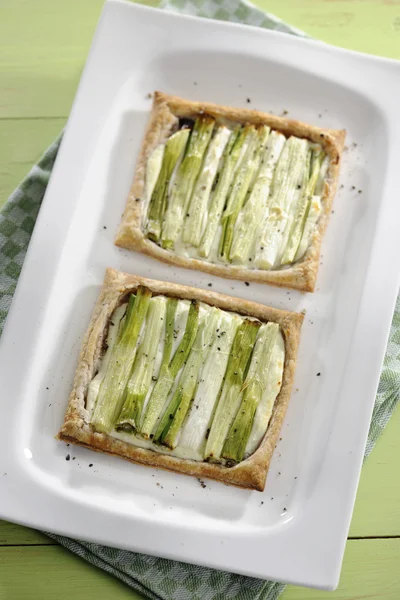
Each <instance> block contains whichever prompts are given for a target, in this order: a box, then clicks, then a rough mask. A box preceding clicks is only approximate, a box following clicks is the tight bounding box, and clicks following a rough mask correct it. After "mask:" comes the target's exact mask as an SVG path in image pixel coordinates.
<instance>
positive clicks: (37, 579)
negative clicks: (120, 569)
mask: <svg viewBox="0 0 400 600" xmlns="http://www.w3.org/2000/svg"><path fill="white" fill-rule="evenodd" d="M0 581H1V585H0V600H11V599H12V600H44V599H46V598H48V599H51V600H53V599H54V598H57V600H71V598H73V599H74V600H88V598H96V600H110V598H112V599H113V600H143V596H142V595H140V594H137V593H136V592H134V591H133V590H131V589H130V588H129V587H128V586H126V585H125V584H123V583H122V582H121V581H119V580H118V579H116V578H115V577H110V575H108V574H107V573H106V572H104V571H102V570H100V569H97V568H95V567H93V566H91V565H90V564H89V563H87V562H86V561H84V560H82V559H81V558H78V557H77V556H75V555H74V554H72V553H71V552H69V551H68V550H65V549H64V548H62V547H61V546H21V547H15V548H4V547H3V548H0Z"/></svg>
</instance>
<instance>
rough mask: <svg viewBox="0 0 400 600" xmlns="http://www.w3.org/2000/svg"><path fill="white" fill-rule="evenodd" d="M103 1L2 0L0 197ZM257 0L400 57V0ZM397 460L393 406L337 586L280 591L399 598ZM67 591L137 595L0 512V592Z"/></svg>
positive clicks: (26, 156) (49, 113)
mask: <svg viewBox="0 0 400 600" xmlns="http://www.w3.org/2000/svg"><path fill="white" fill-rule="evenodd" d="M102 3H103V2H102V0H68V1H62V0H36V1H35V2H33V1H32V0H0V204H2V203H3V202H4V201H5V200H6V199H7V197H8V195H9V194H10V192H11V191H12V190H13V188H14V187H15V186H16V185H17V184H18V182H19V181H20V179H21V178H22V177H23V176H24V175H25V173H26V172H27V171H28V169H29V168H30V166H31V165H32V164H33V163H34V162H35V161H36V160H37V159H38V158H39V156H40V154H41V152H42V151H43V150H44V149H45V148H46V147H47V146H48V145H49V143H50V142H51V141H52V140H53V139H54V138H55V137H56V136H57V135H58V133H59V132H60V130H61V129H62V127H63V125H64V123H65V121H66V119H67V116H68V113H69V110H70V107H71V102H72V99H73V97H74V94H75V89H76V85H77V83H78V80H79V76H80V72H81V69H82V66H83V64H84V60H85V57H86V54H87V51H88V47H89V44H90V40H91V37H92V34H93V31H94V28H95V26H96V21H97V17H98V15H99V13H100V10H101V6H102ZM148 3H151V2H148ZM257 4H259V5H260V6H261V7H263V8H265V9H268V10H269V11H271V12H274V13H275V14H277V15H278V16H280V17H281V18H282V19H284V20H287V21H288V22H290V23H292V24H293V25H295V26H297V27H299V28H301V29H303V30H305V31H307V32H308V33H309V34H310V35H312V36H314V37H315V38H319V39H322V40H325V41H326V42H330V43H332V44H336V45H339V46H343V47H346V48H352V49H354V50H360V51H363V52H370V53H373V54H378V55H381V56H389V57H393V58H397V59H400V1H398V0H258V2H257ZM399 462H400V410H397V412H396V414H395V415H394V416H393V418H392V420H391V422H390V424H389V426H388V427H387V429H386V431H385V433H384V435H383V436H382V438H381V439H380V440H379V442H378V444H377V446H376V448H375V450H374V452H373V454H372V455H371V457H370V458H369V459H368V461H367V463H366V465H365V467H364V469H363V472H362V476H361V482H360V487H359V491H358V496H357V502H356V507H355V511H354V516H353V520H352V524H351V529H350V537H349V541H348V543H347V548H346V554H345V558H344V564H343V571H342V578H341V583H340V586H339V589H338V590H337V591H336V592H334V593H333V594H328V593H325V592H318V591H314V590H308V589H301V588H295V587H288V588H287V590H286V592H285V593H284V595H283V597H282V598H283V600H317V599H318V600H323V599H328V598H329V599H330V598H331V599H332V600H334V599H335V600H339V599H341V600H356V599H360V598H368V599H369V600H389V599H391V600H399V598H400V576H399V574H398V573H399V568H398V565H399V563H400V483H399V477H398V465H399ZM71 597H72V598H74V600H84V599H85V600H86V599H88V598H96V600H103V599H104V600H106V599H107V600H109V599H110V598H113V600H123V599H125V598H126V599H128V598H129V599H131V600H133V599H137V600H139V599H140V598H142V597H141V596H139V595H138V594H136V593H135V592H133V591H131V590H130V589H129V588H128V587H126V586H125V585H123V584H122V583H120V582H118V581H117V580H115V579H113V578H112V577H110V576H109V575H106V574H105V573H103V572H102V571H100V570H98V569H96V568H94V567H92V566H90V565H88V564H87V563H86V562H84V561H83V560H81V559H79V558H77V557H76V556H74V555H72V554H70V553H69V552H68V551H66V550H64V549H63V548H61V547H60V546H58V545H56V544H55V543H54V542H52V541H50V540H49V539H48V538H47V537H45V536H44V535H42V534H40V533H37V532H35V531H33V530H31V529H27V528H24V527H19V526H16V525H12V524H10V523H6V522H1V521H0V600H10V599H12V600H36V599H37V600H43V599H45V598H49V599H53V598H54V599H57V600H62V599H63V598H65V599H67V598H68V599H70V598H71ZM188 600H189V599H188Z"/></svg>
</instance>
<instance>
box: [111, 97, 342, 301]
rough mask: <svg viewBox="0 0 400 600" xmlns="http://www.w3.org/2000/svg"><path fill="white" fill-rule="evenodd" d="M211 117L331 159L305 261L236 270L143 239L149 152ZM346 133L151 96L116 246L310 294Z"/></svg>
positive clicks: (253, 111) (225, 107)
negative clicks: (308, 146)
mask: <svg viewBox="0 0 400 600" xmlns="http://www.w3.org/2000/svg"><path fill="white" fill-rule="evenodd" d="M204 113H206V114H209V115H210V116H212V117H213V118H214V119H216V121H217V122H220V123H221V122H224V123H241V124H244V123H251V124H254V125H261V124H265V125H269V126H270V127H271V128H273V129H275V130H277V131H280V132H281V133H283V134H284V135H286V136H289V135H295V136H297V137H300V138H307V139H309V140H311V141H313V142H317V143H319V144H321V146H322V147H323V149H324V151H325V152H326V154H327V155H328V156H329V157H330V165H329V169H328V176H327V180H326V183H325V189H324V193H323V195H322V199H321V200H322V212H321V215H320V217H319V219H318V222H317V225H316V227H315V230H314V233H313V236H312V239H311V242H310V245H309V248H308V250H307V252H306V253H305V255H304V257H303V258H302V259H301V260H300V261H298V262H296V263H294V264H293V265H292V266H290V267H283V268H280V269H275V270H271V271H265V270H262V269H246V268H243V267H240V266H233V265H221V264H213V263H210V262H206V261H205V260H200V259H196V258H187V257H184V256H177V255H176V254H174V252H173V251H172V250H165V249H164V248H161V247H160V246H158V245H157V244H155V243H154V242H152V241H151V240H149V239H147V238H146V237H145V236H144V233H143V231H142V220H143V215H142V208H143V206H144V203H143V201H142V197H143V193H144V185H145V170H146V163H147V160H148V158H149V156H150V155H151V153H152V152H153V150H154V149H155V148H156V147H157V146H158V145H159V144H161V143H163V142H165V140H166V139H167V138H168V136H169V135H170V134H171V131H172V130H173V129H174V128H175V127H176V126H177V123H178V120H179V118H191V119H193V118H195V117H196V116H198V115H199V114H204ZM345 137H346V131H345V130H344V129H341V130H335V129H322V128H320V127H314V126H312V125H307V124H306V123H302V122H301V121H295V120H293V119H287V118H285V117H277V116H275V115H270V114H268V113H263V112H260V111H257V110H249V109H246V108H241V109H238V108H230V107H228V106H220V105H218V104H211V103H208V102H192V101H189V100H183V99H182V98H178V97H176V96H169V95H167V94H164V93H163V92H155V93H154V101H153V109H152V111H151V115H150V120H149V122H148V125H147V129H146V133H145V136H144V140H143V144H142V148H141V151H140V155H139V159H138V161H137V165H136V171H135V176H134V180H133V183H132V186H131V189H130V191H129V195H128V200H127V203H126V207H125V211H124V214H123V217H122V221H121V223H120V226H119V229H118V232H117V236H116V239H115V243H116V245H117V246H120V247H122V248H128V249H129V250H137V251H138V252H142V253H143V254H147V255H148V256H152V257H154V258H157V259H159V260H161V261H163V262H166V263H169V264H174V265H178V266H180V267H186V268H188V269H197V270H200V271H205V272H206V273H210V274H212V275H219V276H220V277H226V278H228V279H239V280H242V281H255V282H258V283H269V284H272V285H276V286H281V287H289V288H293V289H298V290H301V291H304V292H313V291H314V289H315V282H316V278H317V272H318V266H319V257H320V251H321V242H322V237H323V235H324V233H325V230H326V227H327V224H328V220H329V216H330V214H331V208H332V202H333V198H334V196H335V192H336V187H337V182H338V178H339V168H340V162H341V155H342V151H343V147H344V140H345Z"/></svg>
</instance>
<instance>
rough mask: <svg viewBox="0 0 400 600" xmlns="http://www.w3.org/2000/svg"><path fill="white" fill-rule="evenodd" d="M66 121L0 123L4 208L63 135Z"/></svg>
mask: <svg viewBox="0 0 400 600" xmlns="http://www.w3.org/2000/svg"><path fill="white" fill-rule="evenodd" d="M65 121H66V119H64V118H61V119H21V120H19V119H17V120H0V207H1V206H2V205H3V204H4V202H5V201H6V200H7V198H8V197H9V195H10V194H11V192H12V191H13V190H14V189H15V188H16V187H17V185H18V184H19V183H20V181H21V180H22V179H23V178H24V177H25V175H26V174H27V173H28V171H29V170H30V168H31V167H32V165H34V164H35V162H37V160H38V159H39V158H40V156H41V155H42V153H43V152H44V150H45V149H46V148H47V147H48V146H49V145H50V144H51V142H52V141H53V140H54V139H55V138H56V137H57V136H58V135H59V133H60V132H61V131H62V129H63V127H64V124H65Z"/></svg>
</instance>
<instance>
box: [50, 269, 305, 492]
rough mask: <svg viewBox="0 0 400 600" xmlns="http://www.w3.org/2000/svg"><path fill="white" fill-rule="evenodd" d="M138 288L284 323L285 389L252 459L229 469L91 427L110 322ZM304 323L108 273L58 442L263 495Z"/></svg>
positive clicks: (204, 293) (294, 316)
mask: <svg viewBox="0 0 400 600" xmlns="http://www.w3.org/2000/svg"><path fill="white" fill-rule="evenodd" d="M138 286H146V287H147V288H149V289H150V290H151V291H152V292H153V294H163V295H166V296H173V297H176V298H179V299H188V300H192V299H193V300H199V301H201V302H205V303H207V304H209V305H211V306H216V307H218V308H220V309H223V310H226V311H234V312H237V313H240V314H242V315H246V316H251V317H256V318H258V319H260V320H261V321H274V322H276V323H279V325H280V327H281V331H282V334H283V337H284V341H285V364H284V371H283V379H282V387H281V391H280V393H279V395H278V396H277V399H276V401H275V405H274V408H273V412H272V416H271V420H270V423H269V426H268V429H267V432H266V434H265V436H264V438H263V440H262V442H261V444H260V446H259V447H258V449H257V450H256V451H255V452H254V453H253V454H252V455H251V456H250V457H249V458H247V459H246V460H244V461H242V462H241V463H239V464H238V465H236V466H233V467H227V466H223V465H218V464H212V463H207V462H196V461H193V460H186V459H181V458H176V457H174V456H170V455H166V454H160V453H157V452H155V451H153V450H147V449H143V448H139V447H136V446H134V445H132V444H129V443H126V442H123V441H120V440H117V439H115V438H113V437H112V436H110V435H107V434H104V433H98V432H96V431H94V430H93V428H92V427H91V425H90V422H89V419H90V415H89V413H88V411H87V410H86V408H85V400H86V394H87V390H88V386H89V383H90V381H91V380H92V378H93V377H94V376H95V374H96V372H97V370H98V367H99V364H100V361H101V358H102V354H103V347H104V342H105V340H106V338H107V333H108V326H109V321H110V318H111V315H112V314H113V312H114V310H115V309H116V308H117V307H118V306H119V305H120V304H121V303H122V302H123V300H124V299H125V298H126V296H127V294H129V293H131V292H135V291H136V289H137V288H138ZM302 322H303V315H302V314H299V313H294V312H288V311H283V310H277V309H274V308H270V307H268V306H264V305H262V304H257V303H255V302H251V301H249V300H243V299H240V298H233V297H231V296H227V295H225V294H219V293H216V292H212V291H209V290H202V289H198V288H193V287H187V286H183V285H178V284H175V283H169V282H165V281H155V280H153V279H146V278H144V277H139V276H137V275H128V274H126V273H121V272H119V271H116V270H114V269H107V271H106V275H105V279H104V283H103V287H102V289H101V293H100V297H99V299H98V301H97V303H96V306H95V308H94V311H93V315H92V318H91V321H90V324H89V327H88V329H87V332H86V335H85V337H84V340H83V343H82V348H81V352H80V356H79V362H78V367H77V370H76V374H75V379H74V383H73V389H72V392H71V395H70V398H69V403H68V407H67V411H66V414H65V419H64V423H63V425H62V427H61V430H60V432H59V434H58V438H59V439H60V440H63V441H65V442H72V443H75V444H79V445H82V446H86V447H88V448H91V449H93V450H97V451H99V452H106V453H108V454H114V455H116V456H121V457H122V458H125V459H127V460H130V461H132V462H134V463H138V464H142V465H147V466H151V467H157V468H162V469H167V470H169V471H176V472H178V473H184V474H186V475H193V476H195V477H200V478H203V477H208V478H211V479H216V480H219V481H222V482H224V483H226V484H231V485H235V486H238V487H242V488H250V489H254V490H259V491H263V490H264V486H265V481H266V477H267V472H268V468H269V464H270V461H271V457H272V454H273V451H274V449H275V446H276V443H277V440H278V437H279V432H280V430H281V426H282V422H283V419H284V417H285V413H286V409H287V406H288V403H289V398H290V393H291V389H292V384H293V378H294V373H295V367H296V355H297V349H298V345H299V338H300V329H301V325H302Z"/></svg>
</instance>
